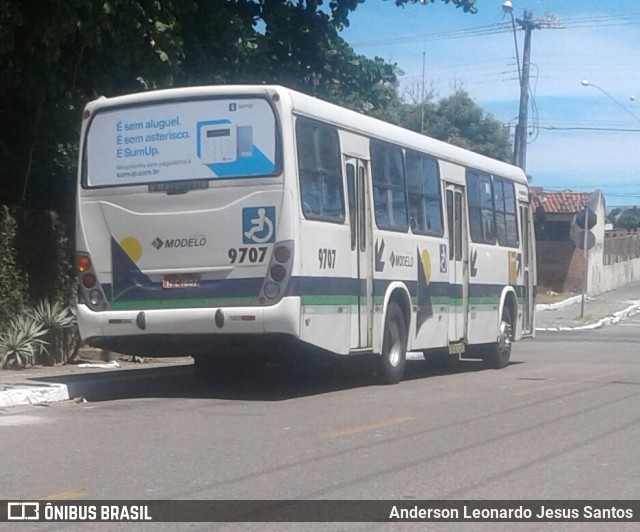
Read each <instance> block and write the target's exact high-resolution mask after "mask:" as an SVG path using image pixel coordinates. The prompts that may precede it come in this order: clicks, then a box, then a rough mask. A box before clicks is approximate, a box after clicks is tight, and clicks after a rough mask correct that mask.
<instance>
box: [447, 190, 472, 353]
mask: <svg viewBox="0 0 640 532" xmlns="http://www.w3.org/2000/svg"><path fill="white" fill-rule="evenodd" d="M446 195H447V230H448V234H449V254H448V257H447V258H448V272H449V351H450V352H452V353H461V352H462V351H463V347H462V346H463V344H462V343H461V342H463V341H464V340H465V338H466V335H467V314H468V312H467V311H468V298H469V293H468V292H469V286H468V285H469V278H468V275H469V268H468V264H469V246H468V245H467V241H468V237H467V227H466V216H465V213H466V208H465V195H464V188H463V187H462V186H459V185H453V184H447V186H446Z"/></svg>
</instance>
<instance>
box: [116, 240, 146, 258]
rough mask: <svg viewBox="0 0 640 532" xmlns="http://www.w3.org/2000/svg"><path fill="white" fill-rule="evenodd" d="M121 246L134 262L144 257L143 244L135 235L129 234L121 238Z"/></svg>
mask: <svg viewBox="0 0 640 532" xmlns="http://www.w3.org/2000/svg"><path fill="white" fill-rule="evenodd" d="M120 247H121V248H122V249H123V250H124V252H125V253H126V254H127V255H128V256H129V258H130V259H131V260H132V261H133V262H138V261H139V260H140V257H142V244H140V240H138V239H137V238H135V237H133V236H127V237H125V238H123V239H122V240H120Z"/></svg>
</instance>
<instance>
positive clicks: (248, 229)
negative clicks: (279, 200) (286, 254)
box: [242, 207, 276, 244]
mask: <svg viewBox="0 0 640 532" xmlns="http://www.w3.org/2000/svg"><path fill="white" fill-rule="evenodd" d="M275 223H276V208H275V207H246V208H244V209H242V243H243V244H269V243H271V242H275V239H276V231H275Z"/></svg>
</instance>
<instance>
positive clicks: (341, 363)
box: [34, 359, 483, 402]
mask: <svg viewBox="0 0 640 532" xmlns="http://www.w3.org/2000/svg"><path fill="white" fill-rule="evenodd" d="M482 369H483V366H482V364H481V363H478V362H458V361H451V362H450V363H443V362H442V361H440V360H408V361H407V365H406V370H405V376H404V379H403V380H404V381H411V380H417V379H428V378H430V377H435V376H440V375H451V374H455V373H464V372H472V371H479V370H482ZM34 381H38V382H47V383H61V384H65V385H66V386H67V388H68V390H69V397H71V398H75V397H83V398H84V399H86V400H87V401H90V402H96V401H113V400H117V399H132V398H202V399H222V400H243V401H284V400H287V399H295V398H298V397H305V396H310V395H319V394H324V393H331V392H336V391H340V390H345V389H353V388H360V387H366V386H376V385H377V384H376V378H375V372H374V371H373V370H372V366H371V364H370V363H365V362H363V361H362V360H352V359H347V360H332V361H331V362H328V361H325V362H318V361H304V362H300V361H299V362H297V363H295V364H291V363H285V364H282V365H279V364H275V363H274V364H266V365H264V366H261V367H259V368H257V367H236V368H231V369H227V370H226V371H224V372H218V373H216V372H211V374H209V375H207V376H206V377H203V376H201V375H198V374H197V372H196V371H195V367H194V366H193V365H192V364H184V365H177V366H163V367H155V368H140V369H129V370H127V369H124V370H116V371H105V372H104V373H99V374H95V373H82V374H70V375H59V376H52V377H40V378H37V379H34ZM401 385H402V384H400V386H401Z"/></svg>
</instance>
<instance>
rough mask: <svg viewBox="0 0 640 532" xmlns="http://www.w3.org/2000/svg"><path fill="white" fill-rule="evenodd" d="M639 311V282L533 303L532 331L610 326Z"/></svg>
mask: <svg viewBox="0 0 640 532" xmlns="http://www.w3.org/2000/svg"><path fill="white" fill-rule="evenodd" d="M637 313H640V282H639V283H633V284H630V285H627V286H624V287H621V288H618V289H617V290H613V291H611V292H607V293H605V294H600V295H598V296H595V297H589V298H586V299H585V304H584V313H583V312H582V296H580V295H576V296H573V297H569V298H567V299H565V300H563V301H561V302H558V303H554V304H549V305H545V304H538V305H536V331H567V330H589V329H596V328H598V327H603V326H605V325H611V324H614V323H617V322H619V321H620V320H623V319H626V318H628V317H630V316H633V315H635V314H637Z"/></svg>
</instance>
